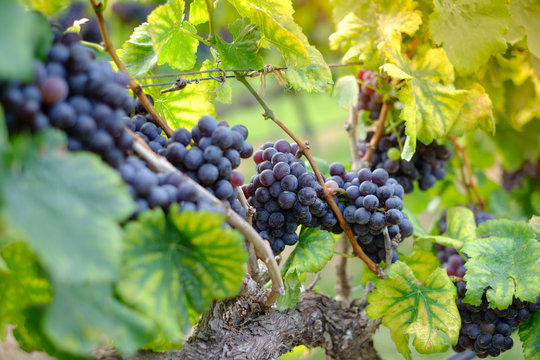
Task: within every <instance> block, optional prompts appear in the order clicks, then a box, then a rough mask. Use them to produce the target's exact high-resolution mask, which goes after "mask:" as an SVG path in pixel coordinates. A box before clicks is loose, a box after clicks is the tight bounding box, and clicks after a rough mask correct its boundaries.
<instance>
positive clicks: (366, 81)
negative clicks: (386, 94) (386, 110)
mask: <svg viewBox="0 0 540 360" xmlns="http://www.w3.org/2000/svg"><path fill="white" fill-rule="evenodd" d="M357 77H358V79H359V80H360V81H361V82H362V83H358V90H359V92H358V104H357V109H358V110H366V111H369V117H370V119H372V120H377V119H378V118H379V115H380V114H381V108H382V100H383V99H382V96H381V94H380V93H379V92H377V91H375V90H374V89H377V88H378V86H379V85H378V84H377V74H375V73H374V72H373V71H371V70H368V69H362V70H360V71H359V72H358V75H357Z"/></svg>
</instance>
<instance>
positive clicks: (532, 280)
mask: <svg viewBox="0 0 540 360" xmlns="http://www.w3.org/2000/svg"><path fill="white" fill-rule="evenodd" d="M462 250H463V252H464V253H466V254H467V255H468V256H469V257H470V258H469V260H467V262H466V263H465V267H466V268H467V273H466V274H465V277H464V280H465V281H466V282H467V294H466V296H465V299H464V301H465V302H467V303H470V304H473V305H479V304H480V303H481V301H482V299H481V298H482V294H483V291H484V289H485V288H486V287H490V288H489V289H487V291H486V296H487V300H488V301H489V303H490V305H491V306H492V307H496V308H498V309H506V308H507V307H508V306H509V305H510V304H512V297H513V296H516V297H517V298H520V299H521V300H527V301H532V302H534V301H536V296H538V294H539V293H540V268H539V267H538V265H537V264H536V261H537V260H538V258H540V243H539V242H538V241H536V240H532V239H531V240H526V239H520V238H519V235H518V236H517V237H516V238H514V239H512V238H501V237H490V238H487V239H482V240H481V241H472V242H469V243H466V244H465V246H464V247H463V249H462Z"/></svg>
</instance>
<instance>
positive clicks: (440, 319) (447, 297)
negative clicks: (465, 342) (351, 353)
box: [366, 261, 461, 359]
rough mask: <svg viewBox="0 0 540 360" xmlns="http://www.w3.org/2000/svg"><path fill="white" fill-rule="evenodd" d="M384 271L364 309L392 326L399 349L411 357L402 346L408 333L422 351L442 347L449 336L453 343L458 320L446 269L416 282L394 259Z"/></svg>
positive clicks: (402, 265) (451, 285)
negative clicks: (384, 274)
mask: <svg viewBox="0 0 540 360" xmlns="http://www.w3.org/2000/svg"><path fill="white" fill-rule="evenodd" d="M387 274H388V277H387V278H386V279H383V280H380V281H378V282H377V288H376V289H375V290H374V291H373V292H372V293H371V294H370V295H369V296H368V302H369V306H368V307H367V308H366V311H367V314H368V317H369V318H370V319H376V318H379V317H381V316H383V320H382V324H383V325H384V326H386V327H388V328H390V329H391V331H392V333H393V334H392V337H393V338H394V339H395V340H397V341H396V344H398V350H400V352H401V353H402V354H403V355H404V356H405V357H406V358H408V359H410V352H409V350H408V348H406V347H405V346H404V343H405V342H408V337H409V335H415V338H414V341H413V345H414V347H415V348H416V350H418V352H420V353H422V354H427V353H433V352H441V351H445V350H446V349H447V348H448V345H447V344H446V339H448V338H449V339H450V343H452V344H455V343H456V342H457V339H458V336H459V328H460V325H461V324H460V318H459V313H458V310H457V307H456V305H455V302H454V299H455V297H456V288H455V286H454V285H453V284H452V282H451V281H450V279H449V278H448V276H447V275H446V270H444V269H435V270H434V271H433V272H432V273H431V274H430V275H429V276H428V277H427V278H426V279H425V281H424V282H423V283H421V284H419V283H418V281H417V279H416V278H415V276H414V274H413V272H412V270H411V269H410V268H409V267H408V266H407V265H406V264H405V263H403V262H401V261H397V262H396V263H394V264H392V265H391V266H390V267H389V269H388V272H387ZM399 344H401V346H399Z"/></svg>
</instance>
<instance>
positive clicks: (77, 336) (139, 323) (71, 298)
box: [43, 283, 154, 355]
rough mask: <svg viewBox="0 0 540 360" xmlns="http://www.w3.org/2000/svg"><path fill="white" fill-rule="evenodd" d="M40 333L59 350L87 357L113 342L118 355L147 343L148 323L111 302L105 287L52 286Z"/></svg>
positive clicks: (148, 336)
mask: <svg viewBox="0 0 540 360" xmlns="http://www.w3.org/2000/svg"><path fill="white" fill-rule="evenodd" d="M53 289H54V299H53V301H52V302H51V303H50V304H49V305H48V306H47V310H46V313H45V317H44V319H43V330H44V332H45V334H47V337H48V338H49V339H50V340H51V341H52V342H53V343H54V345H55V346H56V347H58V348H59V349H61V350H63V351H66V352H69V353H73V354H76V355H90V354H91V353H92V352H93V351H94V350H95V349H96V348H97V347H98V346H103V345H107V344H109V341H113V343H114V346H115V348H117V349H118V350H119V351H120V352H122V353H134V352H135V351H136V350H137V349H139V348H140V347H142V346H143V345H144V344H145V343H146V342H147V341H149V340H150V339H151V335H152V331H153V330H154V329H153V326H152V323H151V322H150V321H149V320H148V319H145V318H144V317H142V315H140V314H139V313H137V312H136V311H134V310H132V309H130V308H129V307H127V306H126V305H124V304H123V303H121V302H119V301H118V300H117V299H115V297H114V294H113V289H112V286H111V285H110V284H109V283H91V284H67V283H53Z"/></svg>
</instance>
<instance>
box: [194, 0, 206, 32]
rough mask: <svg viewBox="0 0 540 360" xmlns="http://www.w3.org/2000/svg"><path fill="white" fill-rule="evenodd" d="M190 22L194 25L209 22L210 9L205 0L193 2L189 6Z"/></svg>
mask: <svg viewBox="0 0 540 360" xmlns="http://www.w3.org/2000/svg"><path fill="white" fill-rule="evenodd" d="M189 22H190V23H191V24H193V25H195V26H196V25H199V24H204V23H205V22H208V9H207V8H206V1H205V0H193V1H192V2H191V4H190V5H189Z"/></svg>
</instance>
